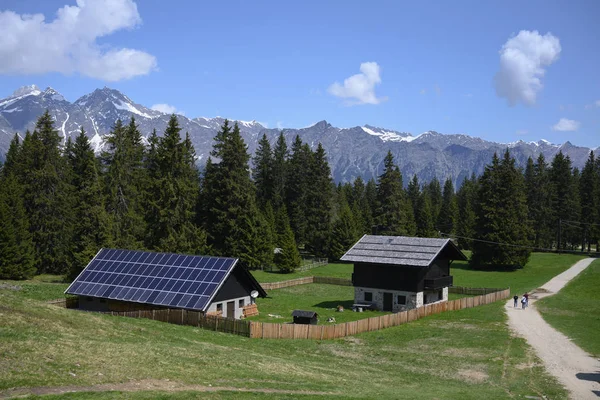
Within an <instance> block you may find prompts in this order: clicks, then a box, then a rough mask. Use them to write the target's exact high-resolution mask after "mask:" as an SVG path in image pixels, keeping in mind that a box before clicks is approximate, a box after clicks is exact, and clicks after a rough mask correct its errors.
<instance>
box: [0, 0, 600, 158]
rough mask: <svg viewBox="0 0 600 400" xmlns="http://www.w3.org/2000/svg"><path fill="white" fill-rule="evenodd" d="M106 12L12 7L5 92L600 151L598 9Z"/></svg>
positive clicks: (126, 4) (25, 1) (257, 6)
mask: <svg viewBox="0 0 600 400" xmlns="http://www.w3.org/2000/svg"><path fill="white" fill-rule="evenodd" d="M101 3H102V1H93V0H87V1H86V2H85V3H84V2H80V3H77V2H76V1H75V0H58V1H55V0H44V1H33V0H3V1H2V3H1V4H0V97H5V96H8V95H9V94H10V93H12V91H14V90H15V89H16V88H18V87H19V86H23V85H28V84H32V83H35V84H37V85H38V86H40V87H46V86H52V87H53V88H55V89H57V90H58V91H60V92H61V93H62V94H63V95H64V96H65V97H66V98H67V99H68V100H70V101H73V100H75V99H77V98H78V97H79V96H81V95H83V94H86V93H88V92H90V91H92V90H94V89H95V88H98V87H102V86H105V85H106V86H109V87H112V88H115V89H118V90H121V91H122V92H124V93H125V94H127V95H128V96H129V97H131V98H132V99H133V100H134V101H136V102H139V103H142V104H144V105H146V106H148V107H150V106H152V105H155V104H168V105H169V106H171V107H174V108H176V109H177V110H179V111H181V112H183V113H185V115H186V116H188V117H198V116H206V117H213V116H217V115H219V116H224V117H228V118H234V119H241V120H253V119H255V120H257V121H260V122H263V123H266V124H268V126H269V127H271V128H273V127H293V128H299V127H304V126H308V125H311V124H312V123H314V122H317V121H320V120H323V119H325V120H327V121H328V122H330V123H331V124H333V125H335V126H340V127H350V126H356V125H364V124H370V125H375V126H379V127H385V128H389V129H394V130H398V131H404V132H411V133H413V134H419V133H421V132H424V131H427V130H436V131H438V132H441V133H466V134H469V135H473V136H479V137H482V138H484V139H487V140H494V141H500V142H511V141H515V140H519V139H521V140H525V141H531V140H539V139H542V138H544V139H547V140H550V141H552V142H555V143H562V142H564V141H566V140H569V141H571V142H572V143H574V144H578V145H585V146H593V147H596V146H598V145H600V79H599V76H598V71H600V51H599V50H600V41H599V38H600V24H598V18H597V17H598V16H599V15H600V2H598V1H595V0H589V1H574V2H572V1H570V2H567V1H564V2H561V1H527V2H523V1H514V2H513V1H503V2H489V1H454V2H450V1H439V2H428V1H422V2H404V1H370V2H366V1H361V2H359V1H337V0H336V1H327V2H321V1H303V2H287V1H227V2H226V1H223V2H204V1H183V0H179V1H173V2H164V1H159V0H143V1H141V0H138V1H137V2H135V3H134V2H132V0H112V1H111V4H110V5H109V4H101ZM65 5H68V6H70V7H69V8H68V9H64V8H63V7H64V6H65ZM59 9H60V10H61V12H60V16H58V17H57V15H58V14H57V12H58V11H59ZM25 14H43V16H44V17H45V19H44V20H42V19H41V18H40V17H37V19H36V18H33V19H32V18H31V17H27V16H25ZM7 37H8V39H6V38H7ZM2 38H4V40H3V39H2ZM124 49H129V50H124ZM501 51H502V53H501ZM357 74H361V75H360V76H358V77H354V78H351V79H349V80H347V79H348V78H350V77H352V76H354V75H357ZM345 80H347V81H346V82H345ZM336 82H337V83H336Z"/></svg>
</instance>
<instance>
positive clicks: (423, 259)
mask: <svg viewBox="0 0 600 400" xmlns="http://www.w3.org/2000/svg"><path fill="white" fill-rule="evenodd" d="M442 253H443V254H444V255H445V256H446V257H447V258H448V259H451V260H466V259H467V257H466V256H465V255H464V254H463V253H462V252H461V251H460V250H459V249H458V247H456V245H455V244H454V243H453V242H452V241H451V240H450V239H434V238H417V237H407V236H376V235H364V236H363V237H362V238H361V239H360V240H359V241H358V242H356V244H355V245H354V246H352V248H351V249H350V250H348V251H347V252H346V254H344V255H343V256H342V258H340V260H342V261H352V262H371V263H377V264H392V265H408V266H413V267H427V266H429V265H431V263H432V262H433V261H434V260H435V259H436V258H437V257H438V256H439V255H440V254H442Z"/></svg>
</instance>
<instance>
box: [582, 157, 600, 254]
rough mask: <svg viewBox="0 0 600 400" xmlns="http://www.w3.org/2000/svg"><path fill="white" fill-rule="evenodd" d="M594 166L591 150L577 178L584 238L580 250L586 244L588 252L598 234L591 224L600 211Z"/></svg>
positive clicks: (595, 241)
mask: <svg viewBox="0 0 600 400" xmlns="http://www.w3.org/2000/svg"><path fill="white" fill-rule="evenodd" d="M596 168H597V165H596V159H595V155H594V152H593V151H591V152H590V155H589V157H588V159H587V161H586V162H585V166H584V167H583V170H582V171H581V177H580V179H579V200H580V202H581V222H582V224H581V226H582V228H583V230H584V238H583V239H584V240H583V242H582V246H581V247H582V248H581V250H582V251H583V250H584V248H585V247H586V245H587V251H588V252H589V251H590V250H591V247H592V244H596V243H597V241H598V236H599V234H598V231H599V229H598V227H597V226H595V225H593V223H594V222H595V221H597V220H598V214H599V213H600V211H599V208H600V204H599V203H598V198H599V196H598V191H599V190H600V188H599V187H598V171H596ZM590 223H591V224H590Z"/></svg>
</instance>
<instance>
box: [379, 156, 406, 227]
mask: <svg viewBox="0 0 600 400" xmlns="http://www.w3.org/2000/svg"><path fill="white" fill-rule="evenodd" d="M377 205H378V207H377V212H376V220H377V223H378V225H379V227H380V230H379V233H383V234H386V235H409V236H410V235H414V234H415V231H416V226H415V222H414V214H413V212H412V206H411V204H410V202H409V201H408V199H407V198H406V194H405V193H404V189H403V188H402V174H401V173H400V169H399V168H398V166H397V165H395V164H394V156H392V153H391V151H388V153H387V156H386V157H385V160H384V171H383V174H382V175H380V176H379V182H378V183H377Z"/></svg>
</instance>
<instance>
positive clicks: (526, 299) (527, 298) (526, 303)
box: [523, 292, 529, 307]
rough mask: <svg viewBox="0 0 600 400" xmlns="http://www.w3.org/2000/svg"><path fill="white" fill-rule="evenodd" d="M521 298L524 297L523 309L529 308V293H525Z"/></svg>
mask: <svg viewBox="0 0 600 400" xmlns="http://www.w3.org/2000/svg"><path fill="white" fill-rule="evenodd" d="M523 297H525V307H528V306H529V293H527V292H525V294H524V295H523Z"/></svg>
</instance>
